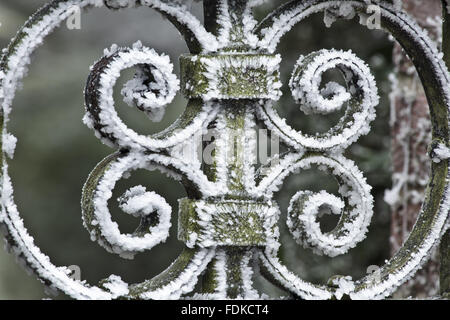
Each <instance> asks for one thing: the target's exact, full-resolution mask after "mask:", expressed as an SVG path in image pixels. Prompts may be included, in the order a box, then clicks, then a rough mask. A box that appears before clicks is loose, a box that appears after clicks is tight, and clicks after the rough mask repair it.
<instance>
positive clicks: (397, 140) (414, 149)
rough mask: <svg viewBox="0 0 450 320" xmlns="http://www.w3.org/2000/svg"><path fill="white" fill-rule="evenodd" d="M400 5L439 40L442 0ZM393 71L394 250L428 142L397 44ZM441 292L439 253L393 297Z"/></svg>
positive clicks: (417, 95) (416, 89) (414, 203)
mask: <svg viewBox="0 0 450 320" xmlns="http://www.w3.org/2000/svg"><path fill="white" fill-rule="evenodd" d="M403 9H404V10H405V11H407V12H408V13H409V14H410V15H411V16H413V17H414V18H415V19H416V20H417V21H418V23H419V24H420V25H421V26H422V27H423V28H424V29H426V30H428V32H429V34H430V36H431V38H432V39H434V40H436V41H439V40H440V39H442V37H441V35H442V20H441V12H442V11H441V10H442V9H441V2H440V0H427V1H422V0H405V1H403ZM393 59H394V64H395V73H394V75H393V76H392V79H391V80H392V85H393V92H392V95H391V135H392V150H391V152H392V161H393V182H394V185H393V189H392V190H391V191H388V192H387V193H386V197H385V198H386V201H387V202H388V203H389V204H390V205H391V208H392V216H391V239H390V243H391V251H392V253H395V252H396V251H397V250H398V249H399V248H400V247H401V246H402V244H403V242H404V241H405V240H406V238H407V237H408V235H409V233H410V231H411V229H412V227H413V224H414V222H415V221H416V219H417V215H418V213H419V211H420V207H421V203H422V200H423V195H424V192H425V188H426V184H427V182H428V178H429V172H430V165H429V162H430V161H429V158H428V155H427V148H428V145H429V143H430V142H431V122H430V115H429V109H428V103H427V99H426V96H425V93H424V91H423V87H422V85H421V82H420V79H419V77H418V75H417V73H416V71H415V68H414V66H413V64H412V62H411V61H410V60H409V58H408V57H407V56H406V54H405V53H404V51H403V50H402V48H401V47H400V45H398V44H396V45H395V47H394V53H393ZM438 292H439V264H438V259H437V254H434V255H433V258H432V260H431V261H430V263H428V264H427V265H426V266H425V267H424V268H423V269H422V270H421V271H419V272H418V273H417V275H416V276H415V277H414V278H413V279H411V280H410V281H409V282H408V283H406V284H405V285H403V286H402V287H401V288H400V289H399V290H398V291H397V293H396V294H395V295H394V297H397V298H401V297H408V296H413V297H417V298H425V297H429V296H434V295H437V294H438Z"/></svg>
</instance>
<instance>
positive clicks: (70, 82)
mask: <svg viewBox="0 0 450 320" xmlns="http://www.w3.org/2000/svg"><path fill="white" fill-rule="evenodd" d="M45 2H46V1H45V0H34V1H29V0H1V1H0V23H1V26H0V48H3V47H6V46H7V45H8V43H9V40H10V39H11V38H12V37H13V36H14V34H15V33H16V32H17V30H18V29H19V27H20V26H21V25H23V23H24V22H25V21H26V20H27V18H28V16H30V15H31V14H32V13H33V12H35V11H36V10H37V9H38V8H39V7H40V6H42V5H43V4H44V3H45ZM282 2H284V1H272V2H269V3H268V4H266V5H264V6H261V7H260V8H258V10H257V13H256V14H257V15H258V17H260V18H261V17H264V16H265V14H267V13H268V12H269V11H270V10H271V9H272V8H273V7H275V5H279V4H280V3H282ZM190 6H191V9H192V11H193V12H194V13H195V14H196V15H197V16H198V17H199V18H200V19H202V8H201V3H196V2H194V3H192V4H191V5H190ZM137 40H141V41H142V42H143V44H144V45H146V46H149V47H152V48H154V49H155V50H156V51H158V52H159V53H162V52H164V53H166V54H168V55H170V57H171V59H172V62H173V63H174V65H175V69H176V73H177V74H179V72H178V70H179V63H178V57H179V56H180V54H182V53H185V52H187V47H186V45H185V44H184V42H183V40H182V39H181V37H180V35H179V34H178V32H177V31H176V30H175V29H174V28H173V27H172V26H171V25H170V23H169V22H168V21H166V20H164V19H162V18H161V17H160V16H159V15H158V14H157V13H156V12H154V11H152V10H151V9H148V8H144V7H143V8H137V9H127V10H123V11H120V12H113V11H110V10H107V9H104V8H102V9H93V10H91V11H89V12H83V13H82V15H81V29H80V30H76V29H75V30H69V29H68V28H67V27H66V25H65V24H63V25H62V26H61V28H59V29H58V30H57V31H56V32H54V33H53V34H52V35H50V36H49V37H48V38H47V39H46V41H45V44H44V45H43V46H42V47H40V48H39V49H38V50H37V51H36V52H35V54H34V56H33V62H32V64H31V66H30V71H29V75H28V76H27V77H26V78H25V80H24V85H23V89H22V90H21V91H19V92H18V93H17V96H16V98H15V102H14V108H13V112H12V114H11V122H10V124H9V130H10V131H11V132H12V133H13V134H14V135H15V136H16V137H17V138H18V144H17V149H16V153H15V158H14V160H13V161H10V174H11V177H12V179H13V184H14V188H15V200H16V203H17V204H18V207H19V210H20V212H21V214H22V217H23V219H24V221H25V224H26V226H27V227H28V230H29V232H30V234H31V235H32V236H33V237H34V238H35V242H36V244H37V245H38V246H39V247H40V248H41V249H42V251H43V252H45V253H46V254H47V255H49V256H50V257H51V259H52V261H53V262H54V263H55V264H56V265H67V266H70V265H77V266H79V268H80V270H81V277H82V279H85V280H87V281H88V282H90V283H92V284H95V283H97V282H98V281H99V280H101V279H103V278H106V277H107V276H108V275H110V274H117V275H120V276H122V278H123V279H124V280H125V281H127V282H129V283H135V282H140V281H142V280H143V279H147V278H150V277H152V276H154V275H156V274H158V273H159V272H161V271H162V270H164V269H165V268H166V267H167V266H168V265H169V264H170V263H171V262H172V261H173V260H174V259H175V257H177V255H178V254H179V253H180V252H181V249H182V244H181V243H180V242H179V241H178V240H177V239H176V230H177V218H176V216H177V211H178V203H177V199H179V198H182V197H184V196H185V191H184V189H183V187H182V186H181V185H179V184H178V183H176V182H175V181H172V180H170V179H169V178H166V177H165V176H163V175H161V174H159V173H156V172H145V171H136V172H134V173H133V175H132V176H131V178H130V179H128V180H124V181H121V182H120V183H119V184H118V186H117V188H116V190H115V193H114V197H113V199H114V198H117V197H118V196H120V195H121V194H122V193H123V192H124V191H125V190H126V189H127V188H129V187H132V186H134V185H137V184H142V185H144V186H147V188H148V189H150V190H154V191H156V192H158V193H159V194H160V195H162V196H163V197H165V198H166V199H167V201H168V202H169V204H170V205H171V206H172V208H173V218H172V225H173V226H172V229H171V237H170V239H169V240H168V241H167V242H166V243H165V244H162V245H159V246H157V247H156V248H154V249H153V250H152V251H151V252H149V253H145V254H140V255H138V256H136V258H135V259H134V260H132V261H127V260H122V259H121V258H119V257H117V256H115V255H111V254H109V253H107V252H106V251H104V250H103V249H102V248H101V247H99V246H98V245H97V244H96V243H93V242H91V241H90V239H89V235H88V233H87V231H86V230H85V229H84V228H83V226H82V222H81V212H80V199H81V190H82V186H83V184H84V182H85V180H86V178H87V176H88V175H89V173H90V171H91V170H92V169H93V168H94V167H95V165H96V164H97V163H98V162H99V161H100V160H102V159H103V158H104V157H105V156H107V155H109V154H110V153H112V152H113V150H112V149H110V148H108V147H106V146H104V145H103V144H101V143H100V141H99V140H97V138H95V136H94V134H93V132H92V131H91V130H89V129H88V128H87V127H86V126H85V125H83V123H82V121H81V119H82V117H83V115H84V97H83V88H84V85H85V82H86V79H87V77H88V74H89V66H91V65H92V64H93V63H94V62H95V61H96V60H98V59H99V58H100V57H101V56H102V55H103V49H104V48H108V47H110V46H111V45H112V44H113V43H116V44H118V45H119V46H130V45H132V44H133V43H134V42H135V41H137ZM322 48H326V49H331V48H336V49H345V50H348V49H351V50H352V51H353V52H354V53H356V55H357V56H359V57H360V58H361V59H363V60H364V61H366V62H367V63H368V65H369V66H370V68H371V70H372V72H373V74H374V75H375V77H376V81H377V84H378V88H379V94H380V96H381V103H380V105H379V106H378V107H377V118H376V120H375V121H374V122H373V124H372V131H371V133H370V134H369V135H368V136H366V137H363V138H361V139H360V140H359V141H358V143H357V144H354V145H353V146H352V147H350V148H349V149H348V151H347V152H346V156H348V157H349V158H351V159H353V160H354V161H355V162H356V163H357V164H358V166H359V168H360V169H361V170H362V171H363V172H364V174H365V176H366V177H367V179H368V182H369V184H370V185H372V186H373V191H372V193H373V196H374V198H375V199H376V205H375V214H374V217H373V220H372V223H371V225H370V228H369V234H368V237H367V238H366V240H364V241H363V242H362V243H361V244H360V245H358V246H357V248H355V249H352V250H350V251H349V253H348V254H346V255H343V256H339V257H337V258H333V259H331V258H327V257H322V256H317V255H314V254H313V253H312V252H311V251H310V250H305V249H302V248H301V247H300V246H298V245H297V244H295V242H294V241H292V239H291V238H290V235H289V233H288V232H287V228H286V227H285V224H284V221H285V211H286V208H287V206H288V203H289V200H290V199H291V197H292V196H293V195H294V194H295V193H296V192H297V191H298V190H300V189H310V190H315V191H319V190H322V189H327V190H328V191H330V192H333V191H336V189H337V188H336V183H335V181H334V180H333V179H332V177H329V176H326V175H324V174H323V173H320V172H318V171H316V170H308V171H305V172H302V173H299V174H296V175H292V176H291V177H289V178H288V179H287V180H286V182H285V183H284V185H283V187H282V189H281V191H280V192H279V193H278V194H277V200H278V201H279V204H280V207H281V209H282V212H283V219H282V220H283V221H281V222H280V228H281V234H282V242H283V247H282V256H283V259H284V261H285V263H286V264H287V265H288V266H289V268H291V269H292V270H293V271H295V272H296V273H298V274H299V275H301V276H302V277H303V278H304V279H307V280H309V281H312V282H315V283H324V282H326V280H327V279H328V278H329V277H330V276H332V275H335V274H343V275H351V276H352V277H353V278H354V279H357V278H360V277H362V276H364V275H365V274H366V273H367V272H368V268H369V267H370V266H374V265H382V264H383V263H384V260H385V259H388V258H389V256H390V249H389V233H390V230H389V224H390V211H389V207H388V206H387V204H386V203H385V202H384V201H383V196H384V192H385V190H386V189H389V188H390V187H391V184H392V182H391V160H390V136H389V132H390V129H389V116H390V111H389V110H390V109H389V92H390V82H389V80H388V77H389V74H390V73H391V72H392V70H393V65H392V58H391V57H392V48H393V43H392V42H391V41H390V40H389V39H388V37H387V35H386V34H384V33H383V32H381V31H371V30H368V29H366V28H364V27H362V26H360V25H359V23H358V21H357V18H355V19H353V20H351V21H338V22H336V23H335V24H333V26H332V28H329V29H328V28H326V27H325V25H324V24H323V16H322V15H316V16H313V17H312V18H309V19H307V20H306V21H304V22H303V23H301V24H299V25H297V26H296V27H295V28H294V29H293V30H292V31H291V32H290V33H289V34H288V36H286V37H285V38H284V39H283V41H282V43H281V46H280V50H279V52H280V53H281V54H282V56H283V62H282V67H281V72H282V80H283V83H284V96H283V98H282V99H281V100H280V102H279V112H280V114H281V115H282V116H284V117H286V118H287V119H288V123H289V124H291V125H292V126H294V127H295V128H299V129H300V128H301V129H302V130H304V131H305V132H310V133H311V132H317V131H325V130H327V129H328V128H329V127H331V126H332V125H333V124H334V123H335V122H336V120H337V119H338V118H339V113H338V114H336V115H332V116H328V117H323V116H305V115H304V114H303V113H302V112H301V111H300V110H299V108H298V106H296V105H295V103H294V101H293V99H292V97H291V95H290V91H289V89H288V87H287V83H288V81H289V78H290V74H291V72H292V70H293V67H294V65H295V62H296V60H297V59H298V57H299V56H300V55H301V54H308V53H309V52H312V51H316V50H319V49H322ZM132 75H133V70H130V72H124V73H123V75H122V77H121V80H120V83H118V86H117V88H116V93H115V94H116V96H117V97H116V99H115V101H116V105H117V109H118V112H119V114H120V115H121V117H122V118H123V119H124V121H125V122H126V123H127V124H128V125H129V126H130V127H132V128H134V129H136V130H137V131H138V132H140V133H155V132H158V131H161V130H162V129H164V128H165V127H167V126H168V125H169V124H170V123H172V122H173V121H174V120H175V119H176V118H177V117H178V116H179V115H180V114H181V113H182V111H183V109H184V107H185V106H186V100H185V99H184V98H183V97H182V96H181V95H178V96H177V98H176V100H175V102H174V103H173V104H172V105H171V106H169V107H168V108H167V113H166V116H165V117H164V119H163V121H162V122H161V123H152V122H150V121H149V120H148V119H147V118H146V117H145V116H144V115H143V114H142V113H140V112H139V111H138V110H135V109H131V108H129V107H128V106H127V105H125V104H124V103H123V102H122V99H121V96H120V88H121V85H122V84H123V83H124V82H126V81H127V80H128V79H130V77H132ZM333 76H334V75H333V74H330V77H333ZM110 210H111V213H112V215H113V219H114V220H115V221H117V222H118V223H119V225H120V227H121V231H122V232H131V231H133V230H134V228H135V227H136V226H137V225H138V221H136V220H135V219H133V218H131V217H129V216H127V215H126V214H123V213H121V211H120V210H119V209H118V207H117V203H115V202H113V201H111V203H110ZM335 222H336V221H334V220H333V219H329V218H325V219H324V220H323V221H321V225H322V227H323V228H324V229H331V228H332V225H333V224H334V223H335ZM369 270H370V268H369ZM257 285H258V287H259V288H261V290H263V291H265V292H266V293H268V294H270V295H271V296H273V297H277V296H279V295H280V294H283V293H282V292H281V291H279V290H278V289H275V288H274V287H272V286H271V285H270V284H269V283H267V282H266V281H264V280H262V279H259V278H258V279H257ZM46 297H48V296H47V295H46V293H45V292H44V289H43V287H42V286H41V284H40V283H39V282H38V281H37V280H36V279H35V277H34V276H32V275H31V276H29V275H27V274H26V272H25V271H24V269H22V268H21V267H20V266H19V265H18V264H16V262H15V261H14V257H13V256H11V255H8V254H7V253H6V252H5V251H4V250H3V249H2V250H0V299H42V298H46ZM52 298H55V297H52ZM56 298H57V299H64V298H66V297H64V296H63V295H61V294H60V295H59V296H58V297H56Z"/></svg>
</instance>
